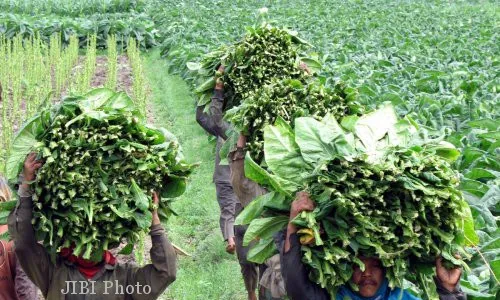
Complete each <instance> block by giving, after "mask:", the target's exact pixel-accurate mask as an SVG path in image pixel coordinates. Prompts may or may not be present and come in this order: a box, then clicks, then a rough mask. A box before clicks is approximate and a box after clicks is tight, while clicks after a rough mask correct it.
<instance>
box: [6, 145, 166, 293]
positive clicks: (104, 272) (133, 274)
mask: <svg viewBox="0 0 500 300" xmlns="http://www.w3.org/2000/svg"><path fill="white" fill-rule="evenodd" d="M42 164H43V163H42V162H41V161H39V160H37V159H36V154H35V153H31V154H30V155H28V157H27V159H26V160H25V162H24V166H23V171H22V177H23V181H22V182H21V185H20V187H19V202H18V204H17V207H16V209H15V210H14V211H13V212H12V213H11V215H10V216H9V222H8V223H9V232H10V235H11V237H12V238H13V240H14V244H15V253H16V255H17V257H18V259H19V262H20V264H21V266H22V267H23V269H24V270H25V272H26V274H27V275H28V277H29V278H30V279H31V280H32V281H33V282H34V283H35V284H36V285H37V286H38V287H39V288H40V290H41V292H42V294H43V296H44V297H45V298H46V299H48V300H57V299H66V300H78V299H104V297H105V299H111V300H122V299H144V300H146V299H148V300H149V299H157V298H158V297H159V296H160V295H161V294H162V293H163V291H164V290H165V289H166V288H167V286H169V285H170V284H171V283H172V282H173V281H174V280H175V278H176V255H175V250H174V248H173V247H172V245H171V244H170V242H169V240H168V238H167V236H166V234H165V230H164V228H163V227H162V225H161V223H160V219H159V216H158V212H157V210H156V209H155V210H153V213H152V214H153V220H152V225H151V231H150V235H151V240H152V247H151V251H150V254H151V260H152V263H151V264H148V265H145V266H143V267H138V266H136V265H134V264H120V263H117V262H116V259H115V258H114V257H113V256H112V255H111V253H110V252H108V251H105V252H104V254H103V256H102V259H101V260H100V261H97V262H94V261H91V260H86V259H83V258H82V257H77V256H75V255H73V254H72V251H73V250H72V248H71V247H70V248H64V249H62V250H61V251H60V253H59V255H58V257H57V258H56V261H55V262H53V261H52V260H51V259H50V256H49V254H48V252H47V250H46V249H45V248H44V247H42V246H41V245H39V244H38V243H37V241H36V239H35V232H34V229H33V226H32V224H31V220H32V210H33V199H32V195H33V191H32V190H31V188H30V183H31V182H33V181H34V180H35V179H36V172H37V170H38V169H39V168H41V167H42ZM153 202H154V204H155V206H157V204H158V202H159V196H158V194H157V193H156V192H155V193H154V194H153ZM104 295H105V296H104Z"/></svg>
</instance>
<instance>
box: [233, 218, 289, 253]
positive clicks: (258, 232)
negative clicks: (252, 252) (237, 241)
mask: <svg viewBox="0 0 500 300" xmlns="http://www.w3.org/2000/svg"><path fill="white" fill-rule="evenodd" d="M288 219H289V218H288V217H287V216H279V217H270V218H262V219H255V220H253V221H252V223H250V225H249V226H248V229H247V231H246V233H245V237H244V238H243V246H248V244H249V243H250V242H251V241H253V240H255V239H267V238H271V237H272V236H273V234H275V233H276V232H278V231H279V230H281V229H283V228H284V227H285V226H286V224H288Z"/></svg>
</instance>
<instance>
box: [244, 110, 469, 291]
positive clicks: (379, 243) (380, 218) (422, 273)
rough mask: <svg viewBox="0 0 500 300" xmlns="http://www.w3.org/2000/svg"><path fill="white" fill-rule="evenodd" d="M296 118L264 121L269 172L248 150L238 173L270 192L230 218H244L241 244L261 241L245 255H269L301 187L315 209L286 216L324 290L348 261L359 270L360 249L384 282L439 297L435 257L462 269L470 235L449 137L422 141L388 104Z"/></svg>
mask: <svg viewBox="0 0 500 300" xmlns="http://www.w3.org/2000/svg"><path fill="white" fill-rule="evenodd" d="M336 119H339V120H342V124H343V125H339V123H337V121H336ZM294 125H295V126H294V129H292V128H291V127H290V125H289V124H288V123H287V122H285V121H284V120H283V119H278V120H277V121H276V122H275V125H274V126H267V127H265V129H264V149H265V160H266V163H267V168H268V170H269V172H270V173H268V172H266V171H264V170H263V169H261V168H260V167H258V166H257V165H256V164H255V162H253V161H252V160H251V158H250V157H247V162H246V165H245V168H246V170H245V172H246V174H248V176H250V177H251V178H252V179H253V180H255V181H256V182H259V183H260V184H263V185H265V186H267V187H269V189H270V190H271V191H273V192H274V193H272V194H271V195H264V196H261V197H259V199H257V200H255V201H254V202H253V203H252V204H250V205H249V207H247V208H245V210H244V211H243V212H242V214H241V215H240V216H239V217H238V220H237V223H239V224H250V225H249V227H248V231H247V234H246V235H245V239H244V242H243V243H244V244H248V243H249V242H251V241H252V240H254V239H256V238H259V239H260V240H259V242H258V244H257V245H255V247H254V248H253V250H251V251H250V253H252V257H251V258H250V259H251V260H257V261H264V260H265V259H266V258H269V257H270V256H272V255H273V254H274V253H275V252H276V250H274V241H273V238H272V237H273V235H274V234H275V233H276V232H277V231H279V230H281V229H283V228H285V227H286V225H287V223H288V216H289V215H290V212H289V210H290V203H291V201H292V200H293V198H294V197H295V194H296V192H298V191H302V190H305V191H307V192H309V193H310V195H311V197H312V199H313V200H314V201H315V202H316V205H317V207H316V209H315V210H314V211H313V212H309V213H308V212H302V214H301V215H299V216H298V217H297V218H296V219H295V220H294V222H295V223H296V224H297V225H298V227H299V229H300V230H299V233H302V234H304V235H303V236H302V237H301V239H302V243H303V244H304V245H303V246H302V251H303V252H304V258H303V260H304V262H305V263H306V264H308V265H309V266H310V267H311V275H310V278H311V279H312V280H314V281H315V282H316V283H318V284H320V285H321V286H322V287H324V288H326V289H327V290H328V291H329V293H330V295H331V296H332V297H334V296H335V295H336V293H337V289H338V288H339V286H341V285H344V284H347V283H348V282H349V279H350V278H351V277H352V272H353V265H359V266H360V268H361V269H363V268H364V265H363V263H362V262H361V261H360V260H359V259H357V257H358V256H360V255H362V256H376V257H379V258H380V259H381V261H382V265H383V266H384V267H385V269H386V273H385V276H386V277H387V279H388V281H389V285H390V286H391V287H396V286H399V287H400V286H403V285H404V283H405V282H404V279H407V280H408V281H409V282H412V283H413V284H414V285H415V286H416V290H417V291H418V292H419V294H423V295H425V296H426V297H427V298H428V299H433V298H434V297H437V295H436V294H435V290H436V288H435V286H433V280H432V276H434V272H433V271H432V266H433V264H434V260H435V258H436V257H437V256H438V255H442V256H443V257H444V259H445V260H447V261H449V262H450V263H453V264H458V265H464V266H465V267H467V266H466V265H465V264H464V263H463V262H460V261H459V260H457V259H455V258H454V257H453V255H454V254H455V253H460V254H461V255H462V256H463V257H464V258H465V257H467V256H468V254H467V253H466V252H465V250H464V249H463V248H462V246H465V245H466V239H467V240H468V241H471V242H470V243H467V244H469V245H470V244H472V241H475V242H477V236H476V235H475V232H474V230H473V220H472V216H471V213H470V209H469V207H468V205H467V203H466V202H465V201H464V199H463V197H462V195H461V193H460V191H459V190H458V182H459V179H458V174H457V173H456V172H455V171H454V170H453V169H452V168H451V164H450V163H451V162H453V161H454V160H455V159H456V158H457V157H458V155H459V152H458V151H457V150H456V149H455V148H454V147H453V146H452V145H451V144H438V142H439V141H431V142H428V141H426V140H425V139H420V138H419V136H420V134H419V133H418V130H417V128H416V127H414V126H413V125H412V122H411V120H401V121H398V120H397V117H396V114H395V112H394V110H393V108H392V106H391V105H387V106H385V107H382V108H380V109H379V110H377V111H374V112H371V113H369V114H367V115H363V116H361V117H359V118H358V117H353V116H347V117H345V118H338V116H334V115H327V116H325V118H324V119H323V120H322V121H317V120H316V119H314V118H311V117H301V118H297V119H295V122H294ZM262 217H264V218H262ZM353 288H355V287H353Z"/></svg>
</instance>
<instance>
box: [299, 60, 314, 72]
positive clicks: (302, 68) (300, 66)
mask: <svg viewBox="0 0 500 300" xmlns="http://www.w3.org/2000/svg"><path fill="white" fill-rule="evenodd" d="M299 68H300V69H301V70H304V71H305V72H306V73H307V75H311V74H312V72H311V69H309V66H308V65H307V64H306V63H305V62H300V64H299Z"/></svg>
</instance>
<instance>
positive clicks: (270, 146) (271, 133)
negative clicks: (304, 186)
mask: <svg viewBox="0 0 500 300" xmlns="http://www.w3.org/2000/svg"><path fill="white" fill-rule="evenodd" d="M264 140H265V143H264V152H265V160H266V164H267V166H268V168H269V170H271V171H272V172H273V173H274V174H276V175H278V176H279V177H281V178H284V179H287V180H289V181H291V182H294V183H297V184H300V183H301V182H302V180H303V179H304V176H305V175H306V174H307V170H310V169H311V167H310V166H308V165H307V164H306V162H305V161H304V159H303V158H302V156H301V153H300V150H299V146H298V145H297V143H295V136H294V133H293V130H292V128H291V127H290V125H288V124H287V123H286V122H285V121H284V120H283V119H282V118H278V119H277V120H276V123H275V124H274V126H271V125H268V126H266V127H265V128H264Z"/></svg>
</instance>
